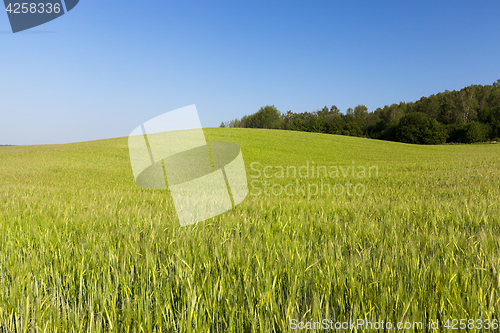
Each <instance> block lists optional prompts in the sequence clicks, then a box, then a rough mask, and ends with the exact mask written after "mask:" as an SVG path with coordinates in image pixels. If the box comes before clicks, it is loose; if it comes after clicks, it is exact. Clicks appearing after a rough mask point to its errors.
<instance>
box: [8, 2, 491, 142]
mask: <svg viewBox="0 0 500 333" xmlns="http://www.w3.org/2000/svg"><path fill="white" fill-rule="evenodd" d="M499 17H500V2H499V1H497V0H494V1H477V2H470V1H435V0H434V1H413V0H404V1H402V0H397V1H269V0H268V1H255V0H254V1H235V0H232V1H214V0H212V1H189V0H183V1H155V2H153V1H149V2H146V1H102V0H101V1H97V0H81V1H80V3H79V5H78V6H77V7H75V8H74V9H73V10H72V11H71V12H69V13H68V14H67V15H63V16H62V17H60V18H58V19H56V20H54V21H52V22H49V23H47V24H44V25H42V26H39V27H36V28H33V29H31V30H28V31H26V32H21V33H17V34H12V33H11V32H10V25H9V22H8V18H7V14H6V13H3V14H2V13H0V116H1V117H0V144H49V143H69V142H78V141H88V140H97V139H105V138H112V137H120V136H127V135H129V133H130V132H131V131H132V130H133V129H134V128H135V127H137V126H138V125H140V124H141V123H143V122H145V121H147V120H149V119H151V118H153V117H155V116H157V115H160V114H162V113H165V112H168V111H171V110H174V109H177V108H180V107H184V106H187V105H190V104H196V106H197V109H198V113H199V115H200V119H201V123H202V125H203V127H217V126H218V125H219V124H220V123H221V122H222V121H228V120H231V119H234V118H241V117H242V116H243V115H245V114H251V113H254V112H256V111H257V110H258V109H259V108H260V107H261V106H264V105H268V104H271V105H272V104H274V105H275V106H276V107H277V108H278V109H279V110H280V111H282V112H286V111H287V110H292V111H294V112H303V111H314V110H316V109H318V108H322V107H323V106H325V105H327V106H331V105H333V104H335V105H337V106H338V107H339V108H340V110H341V111H342V112H345V110H346V109H347V108H348V107H354V106H356V105H358V104H364V105H366V106H367V107H368V109H369V111H373V110H374V109H376V108H377V107H383V106H384V105H386V104H392V103H399V102H400V101H414V100H418V99H419V98H420V97H422V96H428V95H430V94H433V93H437V92H440V91H444V90H446V89H448V90H458V89H460V88H462V87H464V86H468V85H470V84H482V85H485V84H492V83H493V82H495V81H496V80H497V79H500V61H499V59H500V28H499V25H498V20H499Z"/></svg>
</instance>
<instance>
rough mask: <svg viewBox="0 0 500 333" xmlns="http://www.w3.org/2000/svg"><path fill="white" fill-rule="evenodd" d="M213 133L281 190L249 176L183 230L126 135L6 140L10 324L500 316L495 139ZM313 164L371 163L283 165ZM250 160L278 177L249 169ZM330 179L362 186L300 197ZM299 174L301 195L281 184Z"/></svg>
mask: <svg viewBox="0 0 500 333" xmlns="http://www.w3.org/2000/svg"><path fill="white" fill-rule="evenodd" d="M204 131H205V135H206V137H207V140H208V141H226V142H234V143H236V144H238V145H239V146H240V147H241V149H242V152H243V157H244V159H245V164H246V166H247V174H248V176H249V178H248V180H249V184H250V182H251V181H256V182H254V183H253V184H254V186H255V185H256V184H261V185H262V186H263V183H264V182H268V183H269V188H268V189H274V193H272V192H268V194H269V196H266V195H265V193H264V191H263V188H262V187H261V190H262V191H261V193H260V195H254V194H256V192H257V191H256V190H255V188H252V187H250V192H251V193H252V194H249V195H248V196H247V198H246V199H245V200H244V201H243V202H242V203H241V204H240V205H238V206H237V207H236V208H235V209H233V210H232V211H229V212H226V213H224V214H222V215H220V216H217V217H215V218H213V219H210V220H207V221H204V222H200V223H197V224H194V225H191V226H188V227H184V228H181V227H180V225H179V221H178V219H177V216H176V212H175V209H174V207H173V204H172V199H171V196H170V194H169V193H168V192H167V191H161V190H145V189H141V188H139V187H138V186H136V185H135V183H134V178H133V175H132V170H131V165H130V160H129V156H128V147H127V138H118V139H109V140H102V141H92V142H83V143H75V144H67V145H46V146H18V147H0V327H1V328H2V329H3V332H108V331H110V332H288V331H293V330H292V327H291V322H292V320H297V321H302V322H304V323H306V322H315V321H320V320H322V319H328V320H333V321H339V322H345V321H349V320H351V321H355V320H357V319H360V318H362V319H365V320H370V321H373V322H375V321H382V320H384V321H385V322H387V321H390V322H392V323H394V324H395V323H396V322H406V321H409V322H411V321H416V322H424V323H427V321H429V320H433V321H435V320H440V322H441V323H443V322H445V321H446V320H447V319H467V320H469V319H475V320H477V319H482V320H484V321H485V320H486V319H489V320H491V321H492V322H493V320H494V319H499V315H500V304H499V303H500V295H499V292H500V243H499V241H500V144H476V145H442V146H418V145H408V144H402V143H394V142H386V141H377V140H369V139H363V138H356V137H344V136H337V135H327V134H315V133H305V132H293V131H278V130H258V129H205V130H204ZM313 161H314V163H315V165H321V166H324V167H326V168H327V169H328V170H334V169H335V167H338V168H337V170H338V169H339V168H340V167H342V169H343V170H347V167H353V166H355V167H356V172H358V171H359V170H361V169H362V168H361V167H363V166H365V167H366V168H367V169H366V170H368V167H370V166H371V167H376V170H378V175H374V174H372V175H371V177H368V176H367V175H366V177H352V173H351V174H349V173H347V174H346V176H344V174H342V172H340V175H339V177H337V178H335V177H324V176H322V177H319V178H318V177H314V178H312V177H310V178H298V177H295V178H294V177H292V176H291V175H289V177H277V176H276V172H278V171H279V169H280V168H279V166H282V167H283V168H284V169H285V170H286V167H290V166H295V167H296V168H297V169H298V168H300V166H303V165H307V163H310V164H311V165H312V162H313ZM256 162H258V163H260V164H255V163H256ZM252 163H254V164H253V169H256V167H255V166H256V165H258V166H259V167H258V168H260V169H263V168H264V167H265V166H269V167H270V168H268V173H267V175H270V176H272V177H270V178H265V177H264V176H263V175H262V176H261V177H260V178H256V177H255V176H257V172H256V171H255V170H252V168H251V167H250V165H251V164H252ZM289 169H290V170H292V168H289ZM342 169H340V170H342ZM350 170H351V171H352V169H350ZM373 170H375V169H373ZM271 171H272V172H271ZM356 175H357V174H356ZM321 181H323V184H325V183H328V184H330V185H331V187H333V186H334V185H335V184H345V183H346V181H350V182H352V183H353V184H358V183H359V184H362V187H361V186H360V187H359V188H358V190H360V189H361V188H364V190H365V191H364V194H363V195H349V194H347V193H345V192H344V193H343V194H341V195H337V194H333V193H331V194H327V193H324V194H323V195H321V194H319V193H318V194H314V191H313V193H310V191H309V193H308V189H309V188H311V189H312V190H314V189H315V187H314V186H320V185H319V184H320V182H321ZM297 182H299V183H300V184H301V186H302V185H303V186H304V189H305V193H302V192H301V191H295V187H293V189H294V190H293V191H291V192H290V193H292V195H287V194H285V193H281V194H278V190H279V189H280V188H281V189H283V188H284V186H286V185H287V184H296V183H297ZM258 186H260V185H258ZM273 186H274V188H273ZM337 189H340V187H338V188H337ZM426 325H427V324H426ZM424 330H425V328H424ZM296 331H298V330H296ZM309 331H314V330H309ZM358 331H370V330H367V329H365V328H360V329H359V330H358ZM373 331H375V330H373ZM380 331H382V330H380ZM410 331H413V330H410ZM415 331H417V330H416V329H415ZM490 331H497V330H490Z"/></svg>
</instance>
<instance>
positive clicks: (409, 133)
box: [220, 80, 500, 144]
mask: <svg viewBox="0 0 500 333" xmlns="http://www.w3.org/2000/svg"><path fill="white" fill-rule="evenodd" d="M220 127H244V128H269V129H283V130H292V131H306V132H318V133H330V134H339V135H349V136H358V137H366V138H372V139H381V140H390V141H399V142H406V143H416V144H443V143H475V142H484V141H500V140H499V137H500V80H497V82H495V83H493V84H492V85H485V86H483V85H471V86H468V87H465V88H463V89H461V90H460V91H455V90H454V91H448V90H445V91H444V92H440V93H438V94H435V95H430V96H429V97H422V98H420V100H418V101H416V102H408V103H406V102H400V103H399V104H392V105H390V106H389V105H386V106H384V107H383V108H380V107H379V108H377V109H376V110H374V111H372V112H368V108H367V107H366V106H364V105H358V106H356V107H355V108H354V109H353V108H348V109H347V111H346V112H345V113H342V112H340V110H339V109H338V108H337V107H336V106H335V105H333V106H331V107H330V108H328V107H327V106H325V107H324V108H322V109H321V110H319V109H318V110H316V111H313V112H301V113H294V112H292V111H291V110H290V111H287V112H286V113H281V112H280V111H279V110H278V109H277V108H276V107H275V106H274V105H267V106H264V107H261V108H260V110H259V111H257V112H256V113H254V114H251V115H247V116H244V117H243V118H241V119H234V120H231V121H228V122H226V123H222V124H221V125H220Z"/></svg>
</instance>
